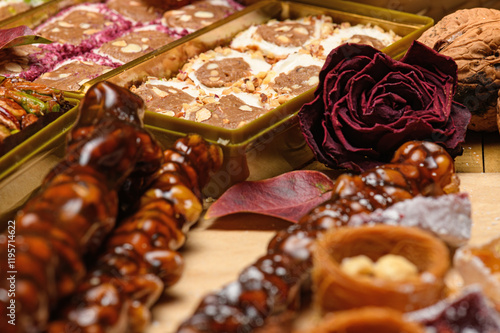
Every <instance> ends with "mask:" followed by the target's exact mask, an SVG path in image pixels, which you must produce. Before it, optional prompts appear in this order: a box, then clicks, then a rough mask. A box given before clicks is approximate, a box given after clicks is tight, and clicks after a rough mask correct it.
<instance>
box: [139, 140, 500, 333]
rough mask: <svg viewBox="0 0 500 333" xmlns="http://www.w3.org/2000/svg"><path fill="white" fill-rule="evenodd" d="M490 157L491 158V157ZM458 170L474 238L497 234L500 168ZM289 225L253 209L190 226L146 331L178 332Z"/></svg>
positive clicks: (475, 240)
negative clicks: (175, 276) (171, 280)
mask: <svg viewBox="0 0 500 333" xmlns="http://www.w3.org/2000/svg"><path fill="white" fill-rule="evenodd" d="M473 151H474V150H473V149H470V152H469V153H470V154H469V156H468V155H464V156H463V159H462V160H460V158H459V159H458V160H457V166H458V165H461V164H462V162H463V165H464V166H466V164H465V163H466V161H468V162H469V163H470V161H474V163H476V164H475V166H476V167H477V165H478V164H479V162H478V161H481V167H482V165H484V163H483V160H482V156H475V155H473V154H472V152H473ZM473 158H474V159H475V160H473ZM490 160H491V161H492V162H489V161H490ZM494 161H497V162H498V161H499V160H494ZM486 162H487V164H488V163H493V159H487V160H486ZM497 162H496V163H497ZM470 166H471V164H469V167H470ZM499 170H500V169H499ZM459 176H460V179H461V191H462V192H467V193H469V195H470V199H471V202H472V218H473V225H472V237H471V240H470V243H474V244H479V243H481V242H485V241H488V240H489V239H491V238H492V237H494V236H498V237H500V206H499V205H498V204H497V200H498V199H497V198H498V197H500V173H479V172H460V173H459ZM288 225H289V223H288V222H285V221H282V220H280V219H276V218H270V217H263V216H260V215H255V214H237V215H233V216H228V217H224V218H220V219H217V220H210V221H206V220H202V221H201V223H200V224H199V225H197V226H196V227H195V228H194V229H192V230H191V232H190V233H189V235H188V237H189V238H188V241H187V243H186V246H185V247H184V248H183V250H182V254H183V256H184V258H185V262H186V267H185V272H184V274H183V277H182V278H181V280H180V281H179V282H178V283H177V284H176V285H174V286H173V287H171V288H170V289H169V290H168V291H167V293H166V295H165V297H164V298H163V299H162V301H161V302H160V303H159V304H158V305H156V306H155V307H154V309H153V316H154V321H153V323H152V325H151V326H150V328H149V329H148V331H147V332H148V333H153V332H154V333H160V332H162V333H169V332H175V329H176V327H177V326H178V324H179V323H180V322H181V321H182V320H183V319H185V318H187V317H188V316H189V315H190V314H191V313H192V312H193V310H194V308H195V307H196V306H197V304H198V303H199V301H200V300H201V298H202V296H203V295H204V294H206V293H208V292H210V291H214V290H216V289H218V288H220V287H221V286H223V285H224V284H226V283H228V282H231V281H233V280H235V279H236V277H237V276H238V273H239V272H240V271H241V270H242V269H243V268H244V267H246V266H247V265H249V264H251V263H252V262H253V261H254V260H255V259H257V258H258V257H259V256H260V255H262V254H264V252H265V249H266V247H267V243H268V241H269V240H270V239H271V237H273V235H274V232H275V230H278V229H281V228H284V227H286V226H288Z"/></svg>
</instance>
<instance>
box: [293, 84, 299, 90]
mask: <svg viewBox="0 0 500 333" xmlns="http://www.w3.org/2000/svg"><path fill="white" fill-rule="evenodd" d="M299 88H300V84H294V85H293V86H292V89H299Z"/></svg>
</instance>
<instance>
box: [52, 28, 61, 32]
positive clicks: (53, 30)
mask: <svg viewBox="0 0 500 333" xmlns="http://www.w3.org/2000/svg"><path fill="white" fill-rule="evenodd" d="M59 31H61V29H59V28H54V29H52V30H50V32H59Z"/></svg>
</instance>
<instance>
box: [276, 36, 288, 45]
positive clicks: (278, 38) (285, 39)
mask: <svg viewBox="0 0 500 333" xmlns="http://www.w3.org/2000/svg"><path fill="white" fill-rule="evenodd" d="M276 39H277V40H279V41H280V42H283V43H290V38H288V37H287V36H283V35H280V36H278V37H276Z"/></svg>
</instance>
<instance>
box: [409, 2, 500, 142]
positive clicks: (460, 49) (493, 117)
mask: <svg viewBox="0 0 500 333" xmlns="http://www.w3.org/2000/svg"><path fill="white" fill-rule="evenodd" d="M418 41H420V42H422V43H423V44H425V45H427V46H429V47H431V48H434V49H435V50H436V51H438V52H440V53H442V54H444V55H447V56H450V57H451V58H453V59H454V60H455V62H456V63H457V66H458V86H457V91H456V93H455V97H454V99H455V100H456V101H457V102H459V103H462V104H464V105H465V106H467V107H468V108H469V110H470V111H471V113H472V118H471V121H470V124H469V129H471V130H475V131H488V132H492V131H496V130H498V125H497V99H498V91H499V89H500V49H499V47H500V11H499V10H495V9H488V8H472V9H462V10H458V11H456V12H455V13H453V14H450V15H447V16H445V17H444V18H443V19H442V20H440V21H439V22H438V23H437V24H436V25H435V26H434V27H432V28H431V29H429V30H427V31H426V32H424V33H423V34H422V36H421V37H420V38H419V39H418Z"/></svg>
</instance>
